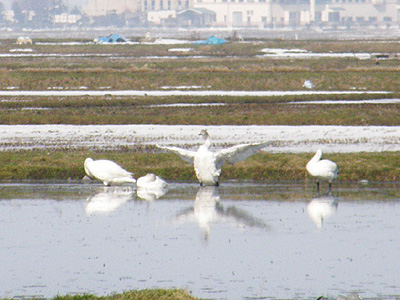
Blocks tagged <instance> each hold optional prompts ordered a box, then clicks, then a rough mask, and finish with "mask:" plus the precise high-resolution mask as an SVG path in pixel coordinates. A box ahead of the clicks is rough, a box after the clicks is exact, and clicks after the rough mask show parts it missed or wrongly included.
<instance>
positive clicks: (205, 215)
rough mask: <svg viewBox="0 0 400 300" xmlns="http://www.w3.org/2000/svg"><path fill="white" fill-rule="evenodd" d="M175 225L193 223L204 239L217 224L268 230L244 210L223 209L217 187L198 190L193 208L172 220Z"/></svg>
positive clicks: (230, 207) (234, 208)
mask: <svg viewBox="0 0 400 300" xmlns="http://www.w3.org/2000/svg"><path fill="white" fill-rule="evenodd" d="M173 222H174V223H175V224H181V223H189V222H195V223H198V225H199V226H200V228H201V229H203V231H204V233H205V239H206V240H207V239H208V238H209V236H210V231H211V224H212V223H218V222H227V223H235V224H236V225H237V226H240V227H246V226H249V227H257V228H263V229H268V228H269V227H268V225H267V224H265V223H264V222H263V221H261V220H258V219H256V218H254V217H253V216H251V215H250V214H249V213H247V212H245V211H244V210H241V209H238V208H236V207H234V206H229V207H228V208H224V207H223V205H222V203H221V202H220V194H219V187H217V186H202V187H200V188H199V190H198V191H197V194H196V199H195V201H194V206H193V207H190V208H187V209H185V210H183V211H181V212H180V213H179V214H177V216H176V217H175V218H174V221H173Z"/></svg>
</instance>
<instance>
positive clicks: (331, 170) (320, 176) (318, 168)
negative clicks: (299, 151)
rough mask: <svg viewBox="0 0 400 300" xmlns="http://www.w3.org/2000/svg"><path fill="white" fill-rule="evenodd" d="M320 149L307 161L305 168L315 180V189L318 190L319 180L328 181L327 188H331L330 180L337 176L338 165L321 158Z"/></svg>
mask: <svg viewBox="0 0 400 300" xmlns="http://www.w3.org/2000/svg"><path fill="white" fill-rule="evenodd" d="M321 156H322V151H321V149H318V150H317V152H316V153H315V155H314V157H313V158H311V160H310V161H309V162H308V163H307V166H306V169H307V171H308V173H310V175H311V176H313V177H315V178H316V180H317V191H318V192H319V182H320V181H328V182H329V190H331V187H332V182H333V181H334V180H335V179H336V178H338V177H339V175H338V170H339V169H338V166H337V164H336V163H334V162H333V161H330V160H328V159H323V160H321Z"/></svg>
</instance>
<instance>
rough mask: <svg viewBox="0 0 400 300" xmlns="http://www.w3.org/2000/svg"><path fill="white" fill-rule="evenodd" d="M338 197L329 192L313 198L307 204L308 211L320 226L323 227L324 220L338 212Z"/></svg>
mask: <svg viewBox="0 0 400 300" xmlns="http://www.w3.org/2000/svg"><path fill="white" fill-rule="evenodd" d="M338 204H339V203H338V199H337V198H336V197H335V196H333V195H332V193H331V192H328V193H326V194H324V195H322V196H317V197H315V198H313V199H312V200H311V201H310V203H309V204H308V205H307V212H308V215H309V216H310V217H311V219H312V220H313V221H314V223H315V225H316V226H317V227H318V228H322V226H323V223H324V220H326V219H327V218H329V217H331V216H332V215H334V214H335V213H336V210H337V207H338Z"/></svg>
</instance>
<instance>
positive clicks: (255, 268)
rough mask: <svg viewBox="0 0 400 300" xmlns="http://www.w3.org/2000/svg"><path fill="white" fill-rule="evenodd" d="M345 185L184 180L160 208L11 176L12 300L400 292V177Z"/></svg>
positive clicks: (120, 190)
mask: <svg viewBox="0 0 400 300" xmlns="http://www.w3.org/2000/svg"><path fill="white" fill-rule="evenodd" d="M335 187H336V188H335V191H334V196H333V195H330V194H326V195H323V196H321V197H315V198H313V196H315V195H314V194H310V193H309V192H308V191H307V190H306V189H305V187H304V183H298V184H296V183H285V182H284V183H253V182H242V183H240V182H232V183H227V184H224V185H222V186H220V187H219V188H216V187H204V188H199V187H198V186H197V184H194V183H193V184H192V183H184V184H182V183H173V184H171V185H170V189H169V191H168V193H167V194H166V195H165V196H163V197H162V198H161V199H160V198H159V200H157V201H154V202H152V203H151V209H148V207H149V205H146V204H147V202H144V201H131V200H133V199H135V198H136V191H135V190H134V189H129V187H109V188H106V187H102V186H101V185H100V184H81V183H79V184H74V183H68V184H65V183H64V184H57V183H53V182H52V183H49V184H45V183H22V184H9V183H2V184H0V223H1V224H2V226H0V253H1V255H0V270H1V272H2V281H1V285H0V297H1V298H13V297H24V296H25V297H28V298H32V297H35V298H46V299H48V298H52V297H54V296H55V295H58V294H60V295H65V294H75V293H79V294H84V293H90V294H96V295H99V296H102V295H106V294H112V293H114V292H122V291H127V290H137V289H139V290H140V289H148V288H154V287H158V288H176V287H178V288H184V289H186V290H188V291H192V293H193V295H194V296H196V297H199V298H202V299H232V300H233V299H238V300H239V299H311V298H312V299H317V297H318V296H321V295H323V296H326V297H327V298H335V299H342V300H359V299H357V297H356V298H351V297H350V296H346V297H341V296H339V297H338V295H352V294H351V293H353V292H357V293H359V295H360V296H361V297H362V298H364V299H365V298H368V299H371V298H374V297H375V298H378V299H395V298H399V297H398V295H400V285H399V282H398V280H397V278H398V270H399V269H400V260H399V259H398V254H399V253H400V192H399V191H400V189H399V185H398V183H396V184H376V183H374V184H368V185H359V184H353V183H352V184H348V185H345V184H344V183H342V182H339V183H338V185H337V186H335ZM86 199H87V200H86ZM305 199H309V201H307V202H305ZM338 199H339V200H338ZM339 201H340V213H338V211H337V205H338V202H339ZM307 204H308V205H309V208H306V206H307ZM185 208H186V209H185ZM182 209H184V210H182ZM177 212H180V213H179V214H177ZM309 213H311V214H310V216H309V215H308V214H309ZM90 214H94V215H90ZM313 214H314V215H315V216H317V217H316V219H317V220H318V223H317V224H319V226H324V225H325V226H324V228H323V230H315V225H314V223H313V222H312V221H311V215H313ZM88 215H90V216H88ZM171 217H173V220H174V222H175V223H177V224H183V225H182V226H174V224H171ZM328 218H329V225H330V226H327V225H328V222H326V220H327V219H328ZM189 222H190V223H189ZM188 223H189V224H188ZM266 224H268V225H266ZM250 226H252V227H251V228H250ZM269 226H270V228H271V229H270V230H269ZM243 227H246V230H243ZM254 227H255V228H254ZM260 228H261V229H260ZM199 232H200V236H201V237H205V238H208V239H207V240H204V239H199V238H198V237H199ZM205 244H206V245H205ZM177 253H178V254H179V255H177ZM366 262H367V263H366ZM188 266H190V267H188ZM165 270H168V272H165ZM60 282H62V284H60Z"/></svg>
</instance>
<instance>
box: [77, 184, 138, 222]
mask: <svg viewBox="0 0 400 300" xmlns="http://www.w3.org/2000/svg"><path fill="white" fill-rule="evenodd" d="M135 198H136V197H135V190H134V188H133V187H131V186H112V187H102V188H100V189H99V191H98V192H97V193H96V194H94V195H93V196H90V197H89V198H87V199H86V203H85V211H86V214H87V215H92V214H108V213H111V212H113V211H115V210H116V209H117V208H118V207H120V206H121V205H122V204H124V203H125V202H127V201H129V200H134V199H135Z"/></svg>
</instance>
